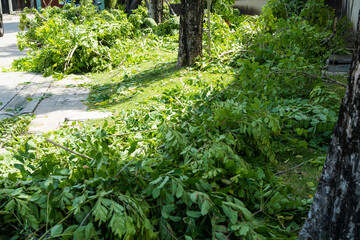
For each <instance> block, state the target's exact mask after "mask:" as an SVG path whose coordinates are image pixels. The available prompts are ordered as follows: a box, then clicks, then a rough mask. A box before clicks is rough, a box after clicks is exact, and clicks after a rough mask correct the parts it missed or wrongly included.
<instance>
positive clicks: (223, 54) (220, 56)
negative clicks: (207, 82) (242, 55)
mask: <svg viewBox="0 0 360 240" xmlns="http://www.w3.org/2000/svg"><path fill="white" fill-rule="evenodd" d="M233 52H236V50H235V49H233V50H229V51H226V52H223V53H220V54H219V55H218V58H222V57H224V56H226V55H228V54H230V53H233Z"/></svg>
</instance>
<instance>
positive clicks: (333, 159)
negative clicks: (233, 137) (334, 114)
mask: <svg viewBox="0 0 360 240" xmlns="http://www.w3.org/2000/svg"><path fill="white" fill-rule="evenodd" d="M359 19H360V14H359ZM359 81H360V21H359V24H358V33H357V38H356V43H355V50H354V54H353V59H352V65H351V70H350V76H349V79H348V89H347V91H346V95H345V97H344V99H343V101H342V104H341V107H340V113H339V118H338V121H337V124H336V127H335V132H334V137H333V139H332V141H331V144H330V147H329V152H328V155H327V158H326V161H325V164H324V168H323V171H322V174H321V178H320V181H319V186H318V188H317V192H316V194H315V197H314V202H313V204H312V207H311V209H310V212H309V215H308V219H307V220H306V222H305V224H304V226H303V228H302V230H301V232H300V235H299V239H314V240H315V239H316V240H317V239H329V240H330V239H334V240H335V239H336V240H340V239H360V82H359Z"/></svg>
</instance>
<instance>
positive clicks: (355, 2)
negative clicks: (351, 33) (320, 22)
mask: <svg viewBox="0 0 360 240" xmlns="http://www.w3.org/2000/svg"><path fill="white" fill-rule="evenodd" d="M343 5H344V9H345V12H346V14H347V15H348V17H349V19H350V20H351V22H352V23H353V27H354V30H356V28H357V24H358V20H359V10H360V0H343Z"/></svg>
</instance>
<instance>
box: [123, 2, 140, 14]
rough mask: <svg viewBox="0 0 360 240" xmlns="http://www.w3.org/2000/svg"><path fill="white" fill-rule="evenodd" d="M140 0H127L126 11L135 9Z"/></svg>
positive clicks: (129, 11)
mask: <svg viewBox="0 0 360 240" xmlns="http://www.w3.org/2000/svg"><path fill="white" fill-rule="evenodd" d="M141 1H142V0H127V1H126V13H128V14H130V13H131V11H132V10H134V9H137V8H138V6H139V5H140V4H141Z"/></svg>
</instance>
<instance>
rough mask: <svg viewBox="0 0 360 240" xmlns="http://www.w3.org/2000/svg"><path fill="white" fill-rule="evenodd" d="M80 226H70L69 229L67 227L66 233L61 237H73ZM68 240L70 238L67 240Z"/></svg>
mask: <svg viewBox="0 0 360 240" xmlns="http://www.w3.org/2000/svg"><path fill="white" fill-rule="evenodd" d="M78 227H79V226H78V225H71V226H69V227H67V228H66V229H65V231H64V232H63V233H62V234H61V236H62V237H63V238H65V237H67V236H69V237H70V236H72V235H73V233H74V231H75V230H76V229H77V228H78ZM67 239H68V238H67Z"/></svg>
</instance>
